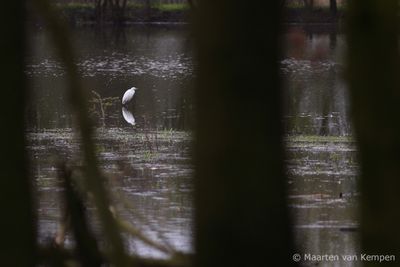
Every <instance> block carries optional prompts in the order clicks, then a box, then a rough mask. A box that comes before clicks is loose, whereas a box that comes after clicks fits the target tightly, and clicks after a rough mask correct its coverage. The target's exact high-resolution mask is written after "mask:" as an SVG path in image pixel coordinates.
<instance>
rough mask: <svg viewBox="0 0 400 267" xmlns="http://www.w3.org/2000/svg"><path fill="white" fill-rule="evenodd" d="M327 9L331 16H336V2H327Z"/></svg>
mask: <svg viewBox="0 0 400 267" xmlns="http://www.w3.org/2000/svg"><path fill="white" fill-rule="evenodd" d="M329 9H330V11H331V14H332V15H334V16H336V15H337V1H336V0H329Z"/></svg>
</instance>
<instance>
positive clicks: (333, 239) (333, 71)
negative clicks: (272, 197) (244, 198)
mask: <svg viewBox="0 0 400 267" xmlns="http://www.w3.org/2000/svg"><path fill="white" fill-rule="evenodd" d="M72 37H73V40H74V47H75V52H76V64H77V65H78V67H79V71H80V74H81V76H82V79H83V83H84V87H85V88H86V89H87V93H88V96H89V99H90V116H91V118H92V120H93V121H94V122H95V128H96V136H95V141H96V146H97V149H98V155H99V158H100V165H101V169H102V170H103V172H104V173H105V174H106V175H107V177H108V178H109V183H110V185H112V186H110V188H112V190H111V191H112V195H113V199H114V201H115V203H116V204H115V205H117V207H118V210H119V212H120V213H121V214H122V217H123V218H124V219H125V220H126V221H128V222H129V223H131V224H132V225H134V226H135V227H137V228H138V229H140V231H142V232H143V233H144V234H145V235H147V236H148V237H149V238H151V239H152V240H155V241H156V242H160V243H162V244H165V246H170V247H172V248H174V249H176V250H179V251H183V252H191V251H192V250H193V247H192V243H191V242H192V239H193V236H192V235H193V233H192V228H191V227H192V216H193V204H192V198H191V197H192V191H193V186H192V177H193V166H192V162H191V136H192V134H191V126H192V124H193V112H194V108H193V97H192V96H193V87H194V82H195V71H194V69H195V63H194V59H193V52H194V51H193V40H192V37H191V34H190V33H189V31H188V29H187V27H186V26H182V25H172V26H171V25H170V26H168V25H158V26H143V25H142V26H140V25H136V26H132V27H126V28H124V29H119V30H115V29H112V28H105V29H104V28H103V29H96V28H91V27H80V28H75V29H73V31H72ZM284 37H285V42H286V44H285V57H284V59H283V60H282V62H281V70H282V77H283V80H284V84H285V103H284V105H285V118H284V122H285V130H286V134H287V138H286V147H287V166H288V170H287V172H288V177H289V180H288V184H289V190H290V194H289V200H290V208H291V212H292V215H293V219H294V221H295V235H296V240H297V244H298V249H299V253H311V254H320V255H321V254H334V255H348V254H356V253H357V251H358V243H357V232H356V231H354V230H355V229H356V228H357V214H356V209H357V187H356V185H357V184H356V177H357V163H356V151H355V145H354V142H353V141H352V139H351V126H350V123H349V116H348V97H347V93H346V87H345V83H344V81H343V78H342V69H343V60H342V57H343V53H344V49H345V44H344V40H343V36H342V35H341V34H340V33H337V32H336V31H335V30H334V29H325V28H324V27H316V28H314V29H307V28H304V27H300V26H290V27H288V29H287V32H286V33H285V36H284ZM29 38H30V43H31V49H30V52H29V54H28V61H27V68H26V73H27V76H28V79H29V84H30V89H31V90H30V92H31V96H32V99H33V100H32V101H31V103H30V105H29V107H28V108H27V124H28V126H29V129H28V132H27V136H28V140H29V147H28V149H29V151H30V155H31V159H32V175H33V177H34V178H35V185H36V191H37V199H38V203H39V204H38V211H39V212H38V216H39V226H38V227H39V233H40V238H41V240H42V242H46V240H48V238H52V237H53V236H54V235H55V233H56V232H57V227H58V223H59V217H60V214H61V213H60V209H61V206H62V205H61V202H60V201H59V199H60V191H61V187H60V181H59V180H58V179H57V164H59V163H60V162H66V164H68V165H69V166H71V168H76V169H79V167H80V155H79V141H78V140H79V139H77V138H76V135H75V134H74V132H73V130H72V127H73V123H74V122H73V115H72V112H71V110H70V108H69V107H68V100H67V96H66V84H67V81H66V73H65V70H64V68H63V65H62V64H61V63H60V61H59V59H58V58H57V56H56V53H55V49H54V47H53V46H52V45H51V43H50V42H49V38H48V35H47V33H46V31H45V30H43V29H33V30H32V34H31V35H30V37H29ZM132 86H135V87H137V88H138V90H137V91H136V94H135V96H134V98H133V100H132V102H131V103H130V104H129V105H128V106H127V107H125V108H123V107H122V105H121V103H120V101H121V96H122V95H123V93H124V92H125V90H127V89H129V88H130V87H132ZM244 182H245V181H244ZM68 242H71V241H69V239H68V238H67V243H68ZM126 242H127V244H128V247H129V249H130V250H131V251H133V252H136V253H139V254H140V255H143V256H148V257H165V256H167V255H165V254H164V253H163V252H160V251H159V250H157V249H156V248H153V247H151V246H149V245H147V244H145V243H143V242H142V241H140V240H137V238H134V237H126ZM303 263H304V265H305V266H307V265H313V264H315V262H306V261H304V262H303ZM320 264H321V265H323V266H355V265H356V264H357V263H354V262H350V263H347V262H343V261H338V262H322V263H320ZM321 265H320V266H321Z"/></svg>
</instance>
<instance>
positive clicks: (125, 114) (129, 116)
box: [122, 107, 136, 125]
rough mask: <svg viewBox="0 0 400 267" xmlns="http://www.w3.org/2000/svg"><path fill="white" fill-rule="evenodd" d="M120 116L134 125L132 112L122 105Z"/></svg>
mask: <svg viewBox="0 0 400 267" xmlns="http://www.w3.org/2000/svg"><path fill="white" fill-rule="evenodd" d="M122 117H124V119H125V120H126V122H127V123H129V124H131V125H135V124H136V123H135V117H133V115H132V113H131V112H130V111H129V110H127V109H126V108H125V107H122Z"/></svg>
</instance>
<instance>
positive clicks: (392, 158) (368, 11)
mask: <svg viewBox="0 0 400 267" xmlns="http://www.w3.org/2000/svg"><path fill="white" fill-rule="evenodd" d="M397 12H398V1H397V0H387V1H365V0H354V1H349V14H348V16H346V17H347V18H348V29H349V31H348V34H347V39H348V46H349V48H348V50H347V51H348V54H347V58H348V69H349V72H348V75H347V76H348V77H349V84H350V89H351V90H350V91H351V99H352V109H353V118H354V126H355V131H356V137H357V141H358V146H359V153H360V156H359V158H360V161H361V180H360V184H361V198H362V199H361V219H362V220H361V235H362V238H361V239H362V252H363V253H367V254H384V255H387V254H396V253H398V249H399V248H400V228H399V225H400V212H399V207H398V203H400V193H399V190H400V125H399V123H398V120H399V117H400V110H399V104H400V88H399V85H400V81H399V77H400V76H399V70H400V61H399V59H400V57H399V50H398V47H399V43H398V32H399V31H398V30H399V29H398V13H397ZM364 264H366V265H364V266H376V265H377V264H378V263H376V262H375V263H368V262H364ZM390 264H393V266H395V265H396V266H398V263H397V262H396V263H395V262H388V263H385V266H389V265H390ZM390 266H392V265H390Z"/></svg>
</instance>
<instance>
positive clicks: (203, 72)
mask: <svg viewBox="0 0 400 267" xmlns="http://www.w3.org/2000/svg"><path fill="white" fill-rule="evenodd" d="M280 7H281V3H280V1H272V2H268V3H266V2H265V1H261V0H258V1H252V2H246V1H231V0H222V1H213V0H204V1H201V2H198V9H197V12H196V16H197V18H196V33H197V38H198V40H197V41H198V60H199V80H198V85H197V93H196V97H197V125H196V178H195V179H196V183H195V186H196V193H195V205H196V228H195V230H196V251H197V253H198V255H197V266H266V265H267V264H268V263H269V261H271V259H273V260H274V261H275V262H279V265H280V266H289V265H291V264H293V261H292V259H291V255H290V252H291V234H290V229H289V228H290V226H289V220H288V209H287V203H286V196H285V193H286V179H285V175H284V171H283V152H282V123H281V102H282V101H281V95H280V94H281V90H280V88H281V84H280V81H279V78H278V77H279V74H278V73H279V71H278V69H279V63H278V62H279V59H280V56H279V55H280V47H281V45H280V42H279V33H280V19H281V10H280Z"/></svg>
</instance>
